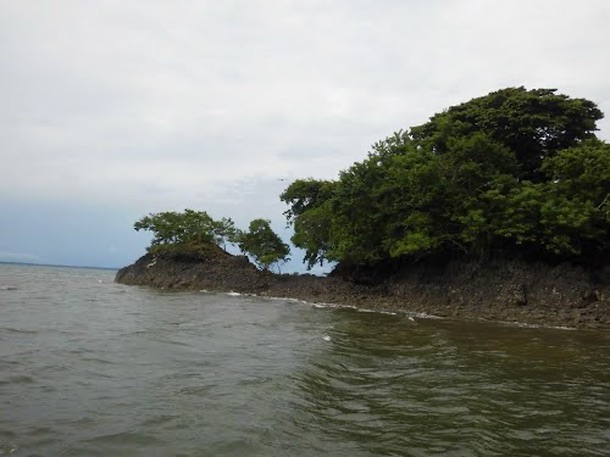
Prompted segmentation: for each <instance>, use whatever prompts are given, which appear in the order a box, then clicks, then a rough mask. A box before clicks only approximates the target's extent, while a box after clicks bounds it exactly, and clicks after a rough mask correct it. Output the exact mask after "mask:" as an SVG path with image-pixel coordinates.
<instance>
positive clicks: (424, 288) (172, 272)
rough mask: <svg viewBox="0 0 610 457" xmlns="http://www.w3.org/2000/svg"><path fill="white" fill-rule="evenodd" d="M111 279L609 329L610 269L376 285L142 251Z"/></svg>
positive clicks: (227, 258) (447, 272)
mask: <svg viewBox="0 0 610 457" xmlns="http://www.w3.org/2000/svg"><path fill="white" fill-rule="evenodd" d="M115 281H116V282H118V283H121V284H127V285H140V286H149V287H154V288H159V289H173V290H203V289H205V290H210V291H218V292H230V291H234V292H239V293H244V294H255V295H259V296H268V297H286V298H293V299H299V300H304V301H308V302H312V303H316V302H318V303H333V304H338V305H345V306H353V307H356V308H361V309H370V310H375V311H388V312H398V313H422V314H428V315H435V316H439V317H445V318H452V319H459V320H488V321H489V320H492V321H501V322H518V323H523V324H533V325H542V326H561V327H570V328H602V329H610V266H606V267H604V268H598V269H595V270H589V271H588V270H586V269H585V268H583V267H581V266H575V265H570V264H567V263H564V264H560V265H556V266H550V265H546V264H543V263H528V262H523V261H515V260H511V261H509V260H503V261H495V262H489V263H486V264H480V263H475V262H465V261H452V262H448V263H446V264H444V265H442V266H438V265H437V266H425V265H419V266H417V267H411V268H409V269H404V268H403V269H401V270H400V271H398V272H394V273H393V274H392V275H389V276H388V277H387V278H385V279H384V280H382V281H375V282H373V283H362V282H354V281H353V280H351V279H345V278H341V277H338V276H337V275H331V276H329V277H325V278H321V277H316V276H312V275H277V274H273V273H270V272H262V271H259V270H257V269H256V267H254V265H252V264H251V263H250V262H248V259H247V258H246V257H242V256H232V255H230V254H227V253H225V252H224V251H222V250H221V249H213V250H212V249H208V250H206V251H200V252H191V253H184V252H182V253H175V254H172V253H164V254H158V255H153V254H146V255H144V256H143V257H141V258H140V259H138V260H137V261H136V262H135V263H134V264H132V265H129V266H127V267H124V268H122V269H120V270H119V271H118V272H117V275H116V278H115Z"/></svg>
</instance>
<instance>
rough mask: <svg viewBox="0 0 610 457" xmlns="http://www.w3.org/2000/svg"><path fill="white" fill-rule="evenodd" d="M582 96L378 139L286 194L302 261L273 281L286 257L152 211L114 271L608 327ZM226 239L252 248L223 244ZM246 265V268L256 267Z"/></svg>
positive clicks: (549, 93)
mask: <svg viewBox="0 0 610 457" xmlns="http://www.w3.org/2000/svg"><path fill="white" fill-rule="evenodd" d="M602 117H603V113H602V112H601V111H600V110H599V109H598V108H597V105H596V104H595V103H593V102H591V101H589V100H586V99H581V98H570V97H568V96H566V95H562V94H557V93H556V90H555V89H534V90H527V89H525V88H523V87H518V88H507V89H502V90H499V91H496V92H492V93H490V94H488V95H486V96H483V97H479V98H475V99H472V100H470V101H468V102H466V103H462V104H460V105H456V106H452V107H450V108H449V109H447V110H445V111H443V112H440V113H437V114H435V115H434V116H432V117H431V118H430V120H429V121H428V122H426V123H425V124H422V125H419V126H415V127H411V128H410V129H408V130H406V131H402V130H401V131H399V132H396V133H394V134H393V135H392V136H390V137H388V138H386V139H385V140H383V141H380V142H378V143H376V144H374V145H373V147H372V150H371V151H370V152H369V153H368V155H367V158H366V159H364V160H363V161H362V162H357V163H355V164H354V165H353V166H351V167H350V168H348V169H347V170H344V171H342V172H340V174H339V177H338V179H336V180H316V179H298V180H296V181H294V182H293V183H292V184H290V185H289V186H288V187H287V188H286V189H285V190H284V192H283V193H282V194H281V195H280V199H281V200H282V201H283V202H284V203H286V205H287V206H288V209H287V210H286V212H285V213H284V214H285V216H286V218H287V221H288V224H289V225H290V226H292V228H293V230H294V234H293V236H292V238H291V241H292V244H293V245H294V246H296V247H297V248H300V249H302V250H303V252H304V261H305V262H306V264H307V266H308V267H312V266H313V265H315V264H318V263H324V262H332V263H334V264H336V267H335V268H334V270H333V271H332V272H331V273H330V274H329V275H328V277H324V278H321V277H316V276H312V275H281V274H275V273H272V272H271V271H270V270H271V269H272V267H273V266H274V265H279V264H281V263H282V262H284V261H285V260H287V259H288V255H289V253H290V248H289V246H288V244H286V243H284V242H283V241H282V240H281V239H280V238H279V236H278V235H277V234H276V233H275V232H273V230H272V229H271V227H270V221H269V220H267V219H255V220H253V221H252V222H251V223H250V226H249V229H248V230H247V231H242V230H239V229H238V228H236V227H235V224H234V223H233V221H232V220H231V219H227V218H223V219H221V220H214V219H212V218H211V217H210V216H209V215H208V214H207V213H205V212H201V211H193V210H185V211H184V212H183V213H176V212H164V213H158V214H151V215H149V216H146V217H144V218H142V219H141V220H139V221H138V222H136V223H135V225H134V228H135V229H136V230H147V231H151V232H153V234H154V238H153V240H152V243H151V246H150V247H149V249H148V253H147V254H146V255H145V256H144V257H142V258H140V259H139V260H138V261H137V262H136V263H135V264H133V265H131V266H128V267H125V268H123V269H121V270H120V271H119V272H118V274H117V277H116V280H117V282H120V283H123V284H135V285H146V286H152V287H158V288H164V289H192V290H203V289H205V290H211V291H223V292H229V291H236V292H240V293H246V294H257V295H261V296H274V297H287V298H295V299H301V300H306V301H310V302H325V303H334V304H339V305H344V306H354V307H358V308H363V309H370V310H383V311H391V312H404V313H422V314H427V315H435V316H441V317H449V318H458V319H483V320H496V321H506V322H519V323H525V324H538V325H548V326H567V327H596V328H610V144H608V143H607V142H605V141H603V140H601V139H599V138H597V136H596V135H595V131H596V130H597V128H596V122H597V121H598V120H599V119H601V118H602ZM227 244H233V245H234V246H237V247H239V249H240V250H241V251H242V252H243V253H244V254H246V255H245V256H234V255H230V254H228V253H227V252H225V251H224V250H223V249H222V248H221V247H223V246H226V245H227ZM249 259H251V260H253V261H254V263H255V264H256V266H255V265H254V264H252V263H250V261H249Z"/></svg>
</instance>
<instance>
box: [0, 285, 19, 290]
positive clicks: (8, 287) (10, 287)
mask: <svg viewBox="0 0 610 457" xmlns="http://www.w3.org/2000/svg"><path fill="white" fill-rule="evenodd" d="M0 290H19V289H18V288H17V287H15V286H0Z"/></svg>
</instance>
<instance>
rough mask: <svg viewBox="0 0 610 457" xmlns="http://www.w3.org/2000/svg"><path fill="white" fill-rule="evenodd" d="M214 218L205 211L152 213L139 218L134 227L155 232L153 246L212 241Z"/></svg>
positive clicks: (188, 210) (190, 210) (189, 210)
mask: <svg viewBox="0 0 610 457" xmlns="http://www.w3.org/2000/svg"><path fill="white" fill-rule="evenodd" d="M214 227H215V223H214V220H213V219H212V218H211V217H210V216H209V215H208V213H206V212H205V211H194V210H192V209H185V210H184V212H182V213H178V212H175V211H164V212H161V213H151V214H149V215H148V216H144V217H143V218H141V219H140V220H138V221H137V222H136V223H135V224H134V225H133V228H134V229H135V230H136V232H138V231H140V230H145V231H150V232H152V233H153V239H152V241H151V246H156V245H160V244H186V243H212V242H213V241H214Z"/></svg>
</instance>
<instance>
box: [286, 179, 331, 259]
mask: <svg viewBox="0 0 610 457" xmlns="http://www.w3.org/2000/svg"><path fill="white" fill-rule="evenodd" d="M335 184H336V183H334V182H332V181H317V180H314V179H307V180H303V179H299V180H296V181H294V182H293V183H292V184H290V186H288V187H287V188H286V190H284V192H283V193H282V194H281V195H280V199H281V200H282V201H283V202H284V203H286V204H288V205H289V208H288V209H287V210H286V211H285V212H284V215H285V216H286V219H287V221H288V225H292V226H293V228H294V235H293V236H292V238H291V241H292V243H293V244H294V245H295V246H296V247H298V248H301V249H304V250H305V258H304V261H305V262H306V263H307V267H308V268H312V267H313V266H314V265H315V264H316V263H319V264H320V265H322V263H323V262H324V260H326V259H327V255H328V249H329V242H330V230H331V225H330V222H331V220H332V199H333V195H334V192H335V187H336V185H335Z"/></svg>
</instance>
